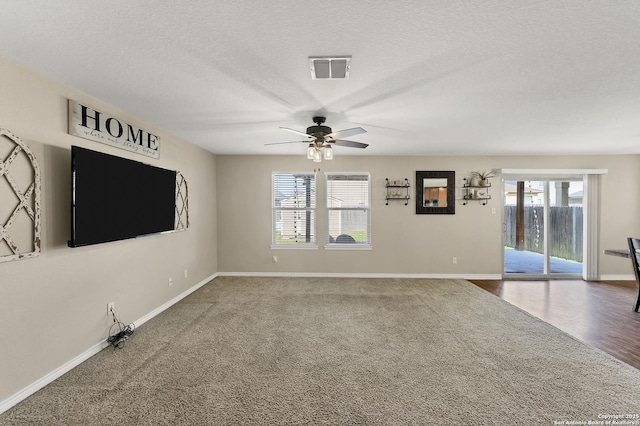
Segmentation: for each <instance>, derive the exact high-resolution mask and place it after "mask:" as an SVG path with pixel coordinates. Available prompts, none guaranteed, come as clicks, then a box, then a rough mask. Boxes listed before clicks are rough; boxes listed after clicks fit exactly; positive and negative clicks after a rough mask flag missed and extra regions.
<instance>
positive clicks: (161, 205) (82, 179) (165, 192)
mask: <svg viewBox="0 0 640 426" xmlns="http://www.w3.org/2000/svg"><path fill="white" fill-rule="evenodd" d="M71 190H72V194H71V239H70V240H69V247H80V246H86V245H90V244H99V243H106V242H109V241H117V240H124V239H127V238H135V237H139V236H142V235H149V234H156V233H160V232H166V231H173V230H174V229H175V211H176V207H175V198H176V197H175V194H176V172H175V171H174V170H167V169H163V168H160V167H155V166H151V165H148V164H144V163H141V162H139V161H134V160H129V159H126V158H122V157H117V156H114V155H109V154H104V153H101V152H97V151H92V150H90V149H86V148H80V147H77V146H72V147H71Z"/></svg>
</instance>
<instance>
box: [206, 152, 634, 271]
mask: <svg viewBox="0 0 640 426" xmlns="http://www.w3.org/2000/svg"><path fill="white" fill-rule="evenodd" d="M639 160H640V156H638V155H628V156H584V157H571V156H564V157H563V156H556V157H542V156H541V157H506V156H505V157H360V156H345V155H340V153H339V152H337V151H336V158H335V159H334V160H333V161H327V162H322V163H320V164H315V163H313V162H311V161H309V160H307V159H306V158H305V156H304V152H303V151H301V153H300V155H299V156H288V157H282V156H268V157H264V156H218V157H217V158H216V164H217V167H216V170H217V174H218V189H217V194H218V230H219V231H218V247H219V251H218V269H219V271H220V272H246V273H261V272H263V273H264V272H266V273H290V272H297V273H356V274H367V273H378V274H435V275H445V274H451V275H463V276H479V275H500V274H501V273H502V260H501V256H502V252H501V244H502V240H501V232H502V224H501V223H502V222H501V214H500V213H501V199H500V191H499V181H498V180H497V179H495V178H494V179H493V185H494V186H493V187H492V188H491V190H490V191H491V192H490V194H491V195H492V197H493V199H492V200H490V202H489V204H488V205H487V206H483V205H481V204H480V203H478V202H470V203H469V204H468V205H467V206H463V205H462V204H461V202H460V201H457V202H456V214H455V215H416V213H415V172H416V171H417V170H455V172H456V180H457V182H456V185H457V186H461V185H462V183H463V182H462V178H463V177H468V176H469V173H470V172H471V171H474V170H488V169H493V168H497V169H501V168H511V169H587V168H590V169H608V170H609V173H608V174H606V175H604V176H602V178H601V200H602V208H601V212H600V236H599V247H600V250H599V251H600V253H601V254H600V256H599V265H600V273H601V274H602V275H604V276H611V275H625V276H630V275H631V274H632V273H633V272H632V270H631V268H630V264H629V262H627V261H624V260H622V259H620V258H615V257H611V256H604V255H603V254H602V250H603V249H604V248H624V247H626V245H625V244H626V240H625V238H626V237H627V236H630V235H640V223H639V221H638V220H637V212H638V211H640V194H639V193H638V192H637V191H634V190H633V188H634V187H636V186H637V182H639V181H640V171H639V169H640V167H638V166H639V165H640V164H639ZM317 167H319V168H320V171H319V175H318V179H317V188H318V207H319V209H318V217H317V223H318V241H319V246H320V247H319V249H318V250H273V249H271V247H270V244H271V174H272V172H274V171H277V172H288V171H294V172H300V171H307V172H309V171H313V170H314V168H317ZM329 171H335V172H338V171H339V172H360V171H362V172H370V173H371V181H372V202H371V204H372V212H371V218H372V219H371V220H372V245H373V250H370V251H334V250H324V249H323V248H322V241H323V238H324V236H325V235H326V230H325V229H326V224H325V220H326V218H325V215H324V212H323V210H322V207H323V206H325V205H326V204H325V201H324V200H323V197H324V196H325V194H326V192H325V180H324V173H325V172H329ZM405 177H406V178H409V181H410V182H411V186H412V188H411V196H412V199H411V200H410V202H409V205H408V206H405V205H404V203H403V202H400V201H390V202H389V205H388V206H387V205H385V199H384V198H385V195H386V192H385V188H384V186H385V178H389V179H392V180H393V179H402V178H405ZM456 195H457V198H460V197H461V192H460V189H457V190H456ZM492 208H495V209H496V210H495V214H492ZM274 255H275V256H278V262H277V263H274V262H273V260H272V259H273V256H274ZM453 257H456V258H457V263H456V264H453V263H452V258H453Z"/></svg>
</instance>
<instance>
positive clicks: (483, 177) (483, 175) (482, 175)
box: [470, 170, 496, 186]
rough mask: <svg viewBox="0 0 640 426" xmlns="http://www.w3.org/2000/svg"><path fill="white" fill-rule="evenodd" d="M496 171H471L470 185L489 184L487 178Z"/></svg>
mask: <svg viewBox="0 0 640 426" xmlns="http://www.w3.org/2000/svg"><path fill="white" fill-rule="evenodd" d="M495 175H496V171H495V170H489V171H488V172H487V171H482V172H471V183H470V186H490V185H489V178H492V177H495ZM474 178H477V180H478V182H477V183H475V181H474Z"/></svg>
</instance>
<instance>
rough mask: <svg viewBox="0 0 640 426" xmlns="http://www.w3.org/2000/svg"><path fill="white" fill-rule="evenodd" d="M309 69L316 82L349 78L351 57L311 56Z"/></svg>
mask: <svg viewBox="0 0 640 426" xmlns="http://www.w3.org/2000/svg"><path fill="white" fill-rule="evenodd" d="M309 67H310V68H311V78H312V79H314V80H321V79H334V78H349V70H350V68H351V56H309Z"/></svg>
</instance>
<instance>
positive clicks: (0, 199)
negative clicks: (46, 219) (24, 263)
mask: <svg viewBox="0 0 640 426" xmlns="http://www.w3.org/2000/svg"><path fill="white" fill-rule="evenodd" d="M39 254H40V168H39V167H38V162H37V161H36V158H35V156H34V155H33V153H32V152H31V150H30V149H29V147H28V146H27V145H25V143H24V142H23V141H22V140H21V139H20V138H19V137H17V136H15V135H14V134H12V133H11V132H9V131H8V130H5V129H0V262H7V261H10V260H17V259H24V258H29V257H35V256H38V255H39Z"/></svg>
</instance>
